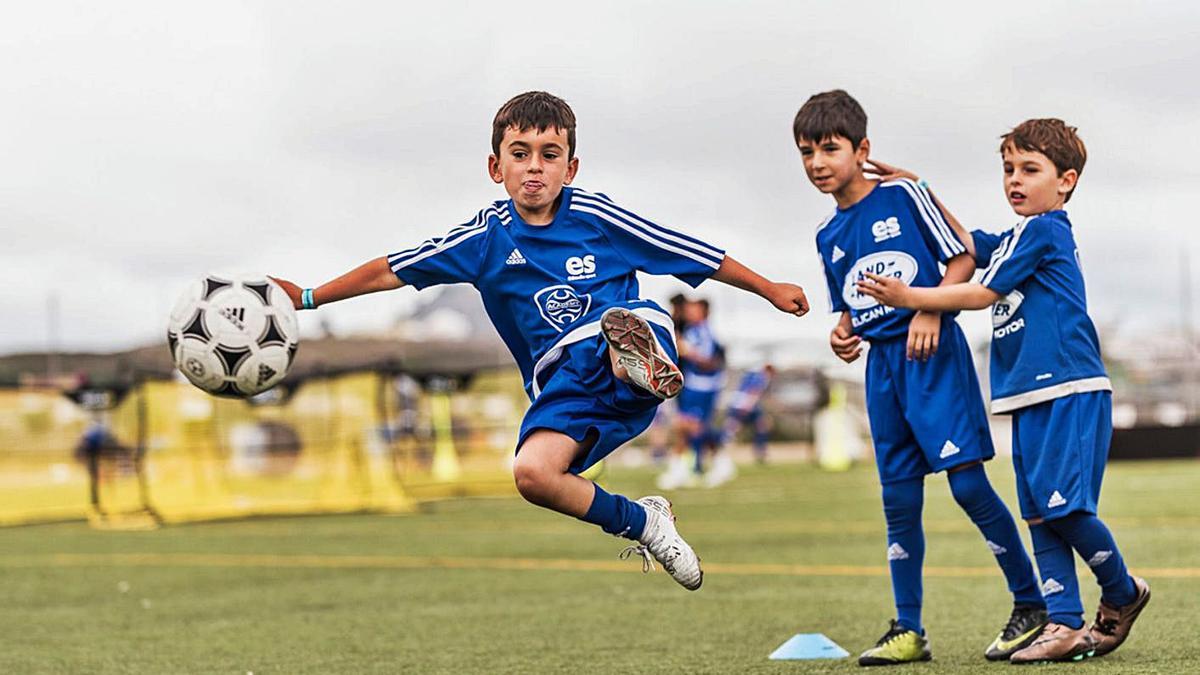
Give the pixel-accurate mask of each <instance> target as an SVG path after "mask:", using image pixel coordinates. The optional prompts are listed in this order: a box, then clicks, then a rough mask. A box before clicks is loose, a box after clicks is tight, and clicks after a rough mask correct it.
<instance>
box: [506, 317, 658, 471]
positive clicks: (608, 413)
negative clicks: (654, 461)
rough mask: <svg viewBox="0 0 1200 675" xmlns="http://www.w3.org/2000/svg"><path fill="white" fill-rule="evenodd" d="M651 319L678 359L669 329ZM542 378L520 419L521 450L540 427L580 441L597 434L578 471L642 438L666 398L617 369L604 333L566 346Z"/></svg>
mask: <svg viewBox="0 0 1200 675" xmlns="http://www.w3.org/2000/svg"><path fill="white" fill-rule="evenodd" d="M649 324H650V327H651V329H652V330H653V331H654V335H655V337H656V338H657V339H658V344H659V346H660V347H661V348H662V350H663V352H664V353H665V354H666V356H667V358H669V359H671V361H673V362H678V358H679V355H678V353H677V352H676V350H675V341H674V339H673V336H672V335H671V333H670V331H669V330H668V329H666V328H664V327H663V326H661V325H659V324H658V323H655V322H653V321H651V322H649ZM539 383H541V387H540V392H539V393H538V395H537V397H536V398H535V399H534V400H533V403H532V404H530V406H529V410H528V411H526V413H525V418H524V419H523V420H522V421H521V431H520V435H519V438H518V440H517V452H520V449H521V446H522V445H523V444H524V443H525V441H526V439H528V438H529V435H530V434H531V433H533V432H534V431H536V430H538V429H550V430H552V431H557V432H560V433H563V434H566V435H568V436H570V437H571V438H573V439H575V441H577V442H579V443H583V442H585V441H588V440H590V439H594V440H595V443H593V444H592V445H591V447H590V448H589V449H588V450H587V451H586V452H584V453H581V454H580V455H579V456H577V457H576V458H575V461H574V462H572V463H571V466H570V471H571V473H574V474H578V473H581V472H583V471H586V470H587V469H588V468H589V467H591V466H592V465H593V464H595V463H597V462H599V461H600V460H602V459H604V458H605V457H607V456H608V455H610V454H612V452H613V451H614V450H616V449H617V448H619V447H621V446H622V445H624V444H625V443H628V442H629V441H631V440H633V439H634V438H637V436H638V435H639V434H641V433H642V432H643V431H645V430H646V429H647V428H648V427H649V426H650V423H651V422H653V421H654V414H655V412H656V411H657V409H658V405H659V403H661V402H662V400H661V399H659V398H658V397H657V396H655V395H653V394H651V393H649V392H646V391H643V390H642V389H641V388H639V387H635V386H633V385H631V384H628V383H626V382H622V381H621V380H618V379H617V378H616V376H615V375H613V372H612V366H611V362H610V360H609V356H608V344H607V343H606V342H605V341H604V338H603V337H601V336H600V335H596V336H594V337H590V338H587V339H584V340H581V341H579V342H576V343H574V344H571V345H568V346H567V347H565V348H564V350H563V355H562V357H560V358H559V359H558V361H557V362H556V363H555V364H554V365H553V366H551V367H550V369H549V370H548V371H547V372H546V373H542V374H541V376H540V378H539Z"/></svg>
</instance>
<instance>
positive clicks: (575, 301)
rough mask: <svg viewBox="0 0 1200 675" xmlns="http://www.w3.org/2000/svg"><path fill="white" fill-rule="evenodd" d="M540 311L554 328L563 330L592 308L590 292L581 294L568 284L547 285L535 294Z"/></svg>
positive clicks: (534, 298)
mask: <svg viewBox="0 0 1200 675" xmlns="http://www.w3.org/2000/svg"><path fill="white" fill-rule="evenodd" d="M533 302H534V303H535V304H537V307H538V312H541V314H542V318H543V319H545V320H546V322H547V323H549V324H550V325H551V326H553V327H554V330H556V331H558V332H560V333H561V332H562V330H563V328H565V327H566V326H567V325H568V324H571V323H573V322H575V321H577V320H578V319H579V317H581V316H583V315H584V314H587V312H588V310H589V309H591V308H592V296H591V294H590V293H585V294H583V295H580V294H578V293H576V292H575V289H574V288H571V287H570V286H566V285H558V286H547V287H545V288H543V289H542V290H540V291H538V292H537V293H535V294H534V296H533Z"/></svg>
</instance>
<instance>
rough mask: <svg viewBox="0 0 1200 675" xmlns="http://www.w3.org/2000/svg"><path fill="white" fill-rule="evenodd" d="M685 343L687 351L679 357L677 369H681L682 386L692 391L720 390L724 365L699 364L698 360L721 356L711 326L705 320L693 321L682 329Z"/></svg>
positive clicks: (682, 337) (720, 358)
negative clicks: (709, 365)
mask: <svg viewBox="0 0 1200 675" xmlns="http://www.w3.org/2000/svg"><path fill="white" fill-rule="evenodd" d="M681 339H682V340H683V342H684V343H685V344H686V345H687V351H686V352H685V353H683V354H682V355H681V356H680V358H679V361H680V363H679V369H680V370H681V371H683V387H684V389H690V390H692V391H705V392H709V391H720V389H721V385H722V384H724V379H725V367H724V365H721V364H720V363H718V365H717V366H716V367H708V366H703V365H701V364H700V361H712V360H713V359H716V360H717V361H718V362H719V361H720V360H722V358H723V350H722V348H721V345H720V343H718V342H717V338H716V336H714V335H713V332H712V328H710V327H709V325H708V322H707V321H702V322H700V323H694V324H691V325H689V326H687V327H686V328H684V329H683V335H682V336H681Z"/></svg>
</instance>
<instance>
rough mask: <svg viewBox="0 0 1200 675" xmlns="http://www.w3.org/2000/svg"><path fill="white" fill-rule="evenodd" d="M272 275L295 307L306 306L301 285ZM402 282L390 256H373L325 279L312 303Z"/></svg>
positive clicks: (315, 292) (314, 295) (383, 289)
mask: <svg viewBox="0 0 1200 675" xmlns="http://www.w3.org/2000/svg"><path fill="white" fill-rule="evenodd" d="M271 279H273V280H274V281H275V283H277V284H279V285H280V286H281V287H282V288H283V290H284V291H286V292H287V294H288V297H289V298H291V299H292V305H294V306H295V307H296V309H301V308H302V307H303V302H302V301H301V294H302V293H303V292H304V290H303V289H302V288H300V287H299V286H297V285H296V284H294V283H292V282H290V281H287V280H286V279H279V278H276V277H271ZM403 285H404V282H403V281H401V280H400V278H399V277H397V276H396V275H395V274H394V273H393V272H392V268H391V266H390V265H389V264H388V260H387V258H386V257H379V258H375V259H374V260H368V261H367V262H365V263H363V264H361V265H359V266H358V267H355V268H354V269H352V270H350V271H349V272H346V273H345V274H343V275H342V276H340V277H338V278H336V279H334V280H333V281H329V282H326V283H324V284H321V285H320V286H317V287H316V288H314V289H313V305H314V306H319V305H325V304H328V303H331V302H337V301H338V300H345V299H347V298H353V297H355V296H359V295H366V294H367V293H376V292H378V291H389V290H392V289H393V288H400V287H401V286H403Z"/></svg>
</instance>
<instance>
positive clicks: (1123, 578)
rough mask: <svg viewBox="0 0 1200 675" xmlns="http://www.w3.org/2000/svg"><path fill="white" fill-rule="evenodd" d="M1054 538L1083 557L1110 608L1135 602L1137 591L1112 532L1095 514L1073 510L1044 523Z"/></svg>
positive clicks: (1101, 595)
mask: <svg viewBox="0 0 1200 675" xmlns="http://www.w3.org/2000/svg"><path fill="white" fill-rule="evenodd" d="M1046 524H1047V525H1049V526H1050V528H1051V529H1053V530H1054V531H1055V532H1056V533H1058V536H1060V537H1062V538H1063V539H1064V540H1065V541H1066V542H1067V543H1068V544H1070V545H1071V548H1073V549H1075V551H1076V552H1077V553H1078V554H1079V555H1080V557H1082V558H1083V560H1084V562H1086V563H1087V565H1088V567H1090V568H1092V574H1095V575H1096V582H1097V583H1099V584H1100V588H1101V589H1102V590H1101V593H1100V599H1101V600H1103V601H1104V602H1105V603H1107V604H1108V605H1110V606H1112V607H1124V606H1125V605H1128V604H1130V603H1132V602H1133V601H1134V600H1137V588H1136V587H1134V585H1133V578H1132V577H1130V576H1129V570H1127V569H1126V568H1125V559H1124V558H1122V557H1121V552H1120V551H1118V550H1117V542H1116V540H1115V539H1113V536H1112V532H1109V530H1108V528H1107V527H1106V526H1105V525H1104V523H1103V522H1102V521H1101V520H1100V518H1098V517H1097V516H1096V515H1095V514H1091V513H1084V512H1082V511H1076V512H1075V513H1071V514H1068V515H1066V516H1063V517H1062V518H1056V519H1054V520H1048V521H1046Z"/></svg>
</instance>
